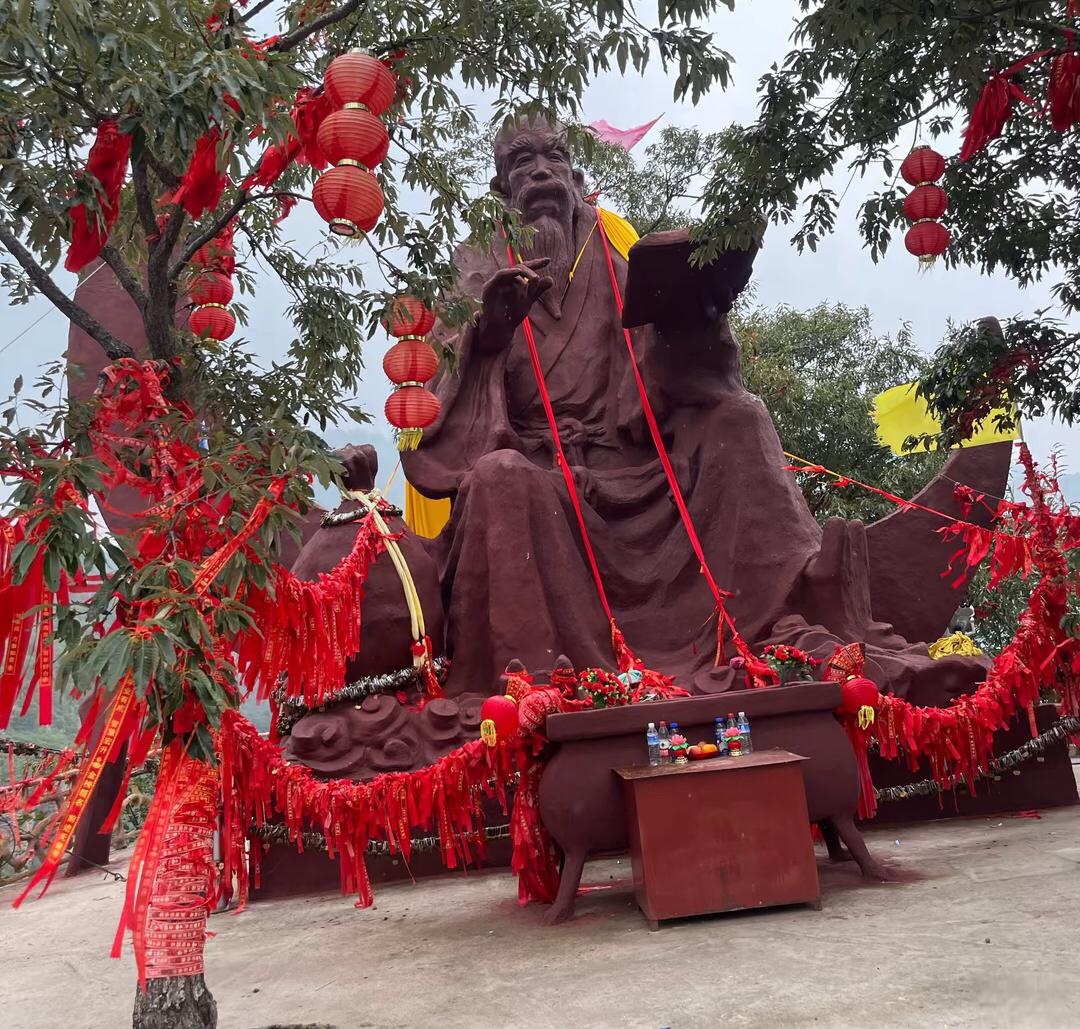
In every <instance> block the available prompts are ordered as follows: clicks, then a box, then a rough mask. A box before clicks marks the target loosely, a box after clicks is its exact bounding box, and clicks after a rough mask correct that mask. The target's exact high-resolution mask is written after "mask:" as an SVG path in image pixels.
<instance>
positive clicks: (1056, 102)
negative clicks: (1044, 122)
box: [1047, 50, 1080, 132]
mask: <svg viewBox="0 0 1080 1029" xmlns="http://www.w3.org/2000/svg"><path fill="white" fill-rule="evenodd" d="M1047 100H1048V103H1049V107H1050V123H1051V124H1052V125H1053V127H1054V131H1055V132H1068V131H1069V129H1071V128H1072V127H1073V126H1074V125H1075V124H1076V123H1077V122H1080V54H1078V53H1076V52H1075V51H1074V50H1069V51H1068V52H1067V53H1064V54H1058V55H1057V56H1056V57H1055V58H1054V59H1053V61H1051V62H1050V88H1049V90H1048V94H1047Z"/></svg>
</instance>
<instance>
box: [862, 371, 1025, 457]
mask: <svg viewBox="0 0 1080 1029" xmlns="http://www.w3.org/2000/svg"><path fill="white" fill-rule="evenodd" d="M918 385H919V384H918V383H917V382H905V383H904V384H903V385H901V386H893V388H892V389H887V390H885V392H884V393H879V394H878V395H877V396H876V397H875V398H874V421H875V422H877V436H878V440H879V441H880V442H881V443H882V444H883V445H884V446H887V447H888V448H889V449H890V450H891V451H892V452H893V453H894V454H899V455H900V456H901V457H904V456H905V455H906V454H908V453H910V451H906V450H904V440H906V439H907V438H908V436H920V435H922V434H923V433H938V432H940V431H941V423H940V422H939V421H938V420H937V419H936V418H934V417H933V415H931V414H930V412H929V411H928V410H927V409H926V401H925V400H923V399H922V397H919V396H916V394H915V390H916V388H917V387H918ZM997 413H998V412H996V411H994V412H991V414H990V415H989V416H988V417H987V418H986V419H985V420H984V421H983V423H982V425H980V426H979V427H978V428H977V429H976V430H975V432H974V434H973V435H972V437H971V439H969V440H965V441H964V443H963V445H964V446H965V447H980V446H984V445H985V444H987V443H1002V442H1004V441H1005V440H1012V439H1016V436H1017V430H1016V429H1010V430H1008V431H1007V432H999V431H998V428H997V426H996V424H995V422H994V416H995V415H996V414H997ZM934 449H936V448H934Z"/></svg>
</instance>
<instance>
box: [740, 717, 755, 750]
mask: <svg viewBox="0 0 1080 1029" xmlns="http://www.w3.org/2000/svg"><path fill="white" fill-rule="evenodd" d="M739 735H740V736H741V737H742V739H741V741H740V742H741V743H742V752H743V753H744V754H752V753H753V752H754V745H753V744H752V743H751V742H750V719H749V718H747V717H746V712H745V711H740V712H739Z"/></svg>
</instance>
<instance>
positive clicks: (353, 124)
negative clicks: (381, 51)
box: [311, 50, 397, 237]
mask: <svg viewBox="0 0 1080 1029" xmlns="http://www.w3.org/2000/svg"><path fill="white" fill-rule="evenodd" d="M323 89H324V90H325V94H326V96H327V98H328V99H329V101H330V105H331V107H332V108H333V113H332V114H330V115H329V116H328V117H327V118H326V119H325V120H324V121H323V122H322V124H321V125H320V126H319V132H318V136H317V137H316V138H317V141H318V145H319V149H320V150H321V151H322V154H323V156H324V157H325V158H326V159H327V160H328V161H329V162H330V163H331V164H332V165H333V166H334V167H332V168H330V169H329V170H328V171H326V172H324V173H323V174H322V175H320V176H319V179H318V181H317V182H316V183H315V189H314V190H313V191H312V195H311V198H312V200H313V201H314V202H315V210H316V211H318V212H319V217H321V218H322V219H323V221H326V222H328V223H329V224H330V231H331V232H333V233H335V234H336V235H338V236H346V237H352V236H359V235H360V234H361V233H362V232H370V231H371V229H373V228H374V227H375V224H376V223H377V222H378V220H379V216H380V215H381V214H382V211H383V195H382V190H381V189H380V188H379V183H378V181H377V180H376V178H375V176H374V175H373V174H372V173H371V169H372V168H374V167H375V166H376V165H378V164H381V163H382V161H383V160H385V158H386V152H387V150H388V149H389V148H390V137H389V135H388V134H387V131H386V126H385V125H384V124H383V122H382V120H381V119H380V117H379V115H381V114H383V112H385V111H386V109H387V108H388V107H389V106H390V104H391V103H392V102H393V100H394V93H395V90H396V89H397V83H396V81H395V79H394V75H393V73H392V72H391V71H390V69H389V68H387V67H386V65H385V64H383V63H382V61H379V60H376V59H375V58H374V57H372V56H371V54H369V53H366V52H364V51H363V50H351V51H350V52H349V53H347V54H341V55H340V56H338V57H335V58H334V59H333V60H332V61H331V62H330V66H329V67H328V68H327V69H326V75H325V76H324V78H323Z"/></svg>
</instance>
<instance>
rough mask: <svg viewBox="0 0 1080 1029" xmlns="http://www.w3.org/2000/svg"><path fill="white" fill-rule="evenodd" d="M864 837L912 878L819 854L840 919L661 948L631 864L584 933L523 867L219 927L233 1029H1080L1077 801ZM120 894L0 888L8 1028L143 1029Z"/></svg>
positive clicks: (671, 934) (738, 927) (587, 896)
mask: <svg viewBox="0 0 1080 1029" xmlns="http://www.w3.org/2000/svg"><path fill="white" fill-rule="evenodd" d="M867 838H868V840H869V843H870V847H871V849H872V850H873V851H874V852H875V853H876V854H878V855H880V856H881V857H882V858H884V859H885V860H886V862H887V863H888V864H889V865H890V866H891V867H892V869H893V870H894V871H895V872H896V873H897V874H898V875H900V876H901V881H900V882H896V883H891V884H887V885H868V884H864V883H863V882H862V881H861V879H860V878H859V876H858V872H857V870H856V868H855V866H854V865H852V864H850V863H847V864H843V865H829V864H828V863H827V862H826V861H825V860H824V855H823V854H819V859H820V860H819V869H820V872H821V881H822V893H823V900H824V906H823V908H822V910H821V911H814V910H811V909H810V908H805V907H804V908H789V909H779V910H770V911H760V912H755V913H751V914H741V915H727V916H720V917H713V918H701V919H692V920H687V921H683V922H679V923H674V924H670V925H668V926H666V927H665V928H663V929H661V930H660V931H659V932H655V933H654V932H649V931H648V929H647V928H646V926H645V922H644V920H643V918H642V916H641V914H640V913H639V912H638V911H637V909H636V908H635V906H634V902H633V896H632V890H631V887H630V883H629V880H628V876H629V873H630V869H629V865H628V860H627V859H626V858H623V859H621V860H614V859H611V860H604V861H596V862H593V863H591V864H590V865H589V866H588V867H587V868H586V872H585V879H584V882H585V883H586V884H587V889H586V891H585V892H584V893H583V895H582V896H581V897H580V898H579V903H578V912H579V913H578V916H577V918H576V919H575V920H574V921H573V922H570V923H568V924H566V925H562V926H557V927H554V928H547V927H545V926H544V925H542V924H541V920H540V919H541V913H542V912H541V909H539V908H536V907H530V908H519V907H518V905H517V903H516V889H515V884H514V880H513V879H512V878H511V877H510V875H509V873H490V874H482V875H481V874H472V875H469V876H468V877H462V876H455V877H452V878H444V879H439V880H427V881H424V882H421V883H420V884H418V885H415V886H414V885H410V884H400V885H394V886H383V887H381V888H377V889H376V904H375V907H374V908H371V909H368V910H366V911H365V910H356V909H354V908H353V906H352V902H351V901H350V900H349V899H347V898H342V897H339V896H320V897H315V898H307V899H295V900H285V901H273V902H266V903H262V904H257V905H254V906H253V907H251V908H249V909H248V910H247V911H245V912H244V913H243V914H241V915H238V916H237V915H232V914H225V915H219V916H215V917H214V918H213V919H212V920H211V928H212V929H213V931H214V932H215V933H216V936H215V938H213V939H211V940H209V941H208V943H207V948H206V966H207V979H208V982H209V985H210V987H211V989H212V990H213V992H214V994H215V996H216V997H217V1002H218V1011H219V1020H220V1021H219V1024H220V1026H221V1027H222V1029H263V1027H269V1026H277V1027H279V1029H285V1027H288V1029H293V1027H295V1026H297V1025H298V1024H299V1025H305V1026H309V1025H312V1024H313V1023H314V1024H318V1025H320V1026H322V1027H323V1029H327V1027H334V1029H376V1027H377V1029H391V1027H393V1029H428V1027H431V1029H474V1027H480V1026H483V1027H487V1029H512V1027H514V1029H516V1027H522V1029H524V1027H528V1029H547V1027H552V1029H554V1027H563V1026H573V1027H576V1029H577V1027H598V1029H599V1027H603V1029H608V1027H612V1029H638V1027H640V1029H662V1027H671V1029H691V1027H695V1029H696V1027H713V1026H716V1025H721V1024H723V1025H729V1026H760V1027H762V1029H779V1027H788V1026H800V1027H801V1026H829V1027H852V1029H865V1027H868V1026H888V1027H894V1026H895V1027H916V1026H918V1027H933V1029H943V1027H949V1029H959V1027H967V1026H972V1027H976V1026H977V1027H979V1029H995V1027H1009V1029H1022V1027H1029V1026H1030V1027H1059V1026H1076V1025H1080V1014H1077V999H1076V998H1077V997H1078V996H1080V961H1078V960H1077V950H1078V942H1077V914H1078V912H1080V875H1078V873H1080V807H1075V808H1068V809H1059V810H1056V811H1046V812H1043V814H1042V818H1041V819H1027V818H1020V817H1012V818H1007V817H1003V818H991V819H983V818H980V819H969V820H962V821H961V820H956V821H951V822H939V823H936V824H923V825H919V826H913V827H908V828H903V829H895V828H894V829H891V830H871V831H869V832H868V833H867ZM117 867H118V868H121V866H120V865H119V864H118V865H117ZM121 870H122V869H121ZM122 890H123V886H122V885H121V884H119V883H116V882H114V881H112V880H103V878H102V877H99V876H97V875H88V876H84V877H82V878H78V879H75V880H70V879H69V880H63V879H62V880H59V881H58V882H57V883H56V884H55V886H54V887H53V888H52V890H50V892H49V894H48V895H47V896H46V897H45V898H44V899H43V900H40V901H34V902H28V903H27V904H26V905H24V907H23V908H22V909H21V910H20V911H17V912H16V911H13V910H12V909H11V908H10V906H9V904H8V903H7V902H6V901H9V900H10V899H11V897H12V896H13V895H14V893H15V890H14V889H12V888H7V889H3V890H0V941H2V952H0V953H2V958H0V1026H4V1027H6V1029H61V1027H63V1029H72V1027H78V1029H99V1027H100V1029H116V1027H121V1026H125V1025H130V1024H131V1002H132V996H133V991H134V964H133V961H132V959H131V957H130V953H127V954H125V957H124V959H123V960H121V961H112V960H110V959H109V957H108V951H109V946H110V944H111V942H112V936H113V930H114V928H115V925H116V919H117V916H118V914H119V911H120V902H121V894H122Z"/></svg>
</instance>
